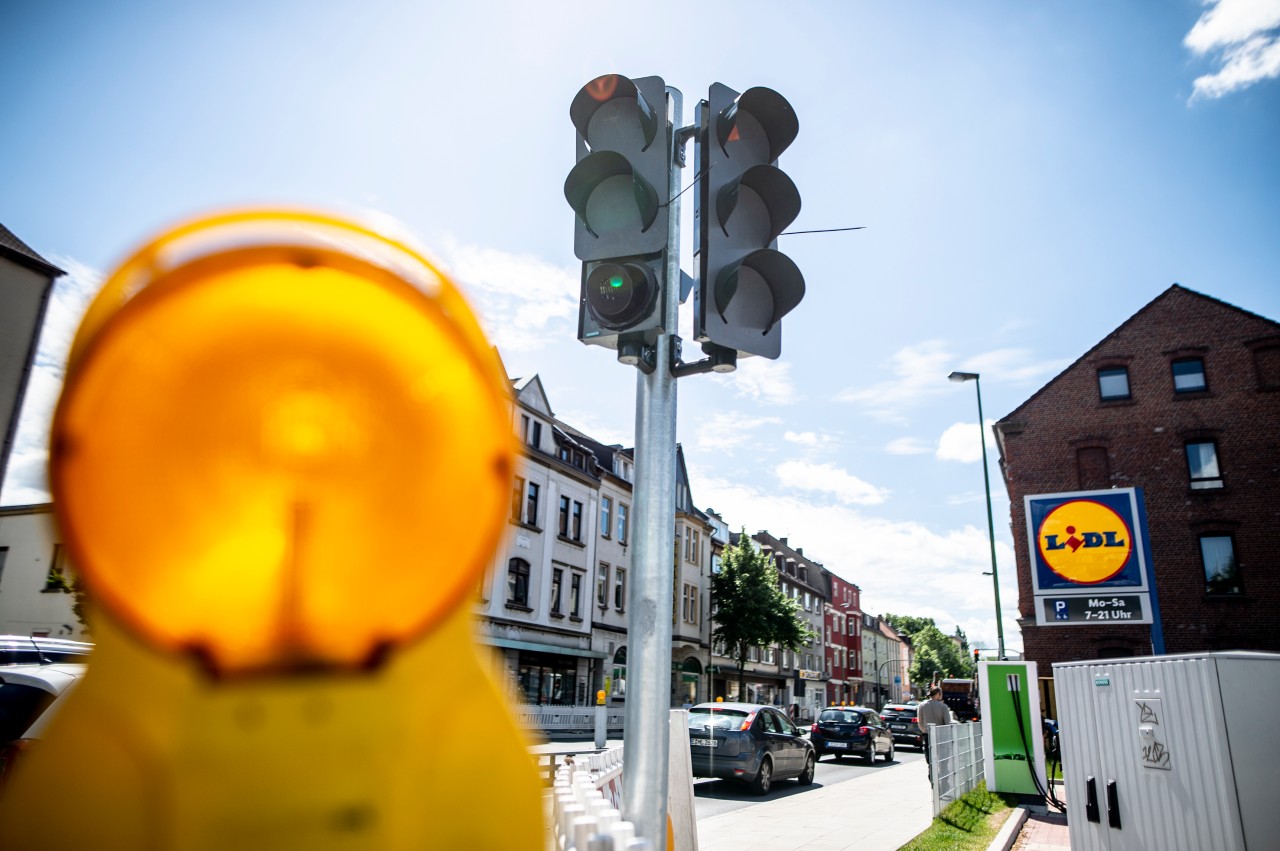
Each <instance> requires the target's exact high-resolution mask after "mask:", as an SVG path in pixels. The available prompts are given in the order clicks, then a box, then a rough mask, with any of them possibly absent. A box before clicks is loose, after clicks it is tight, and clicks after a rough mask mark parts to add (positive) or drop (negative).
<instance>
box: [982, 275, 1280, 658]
mask: <svg viewBox="0 0 1280 851" xmlns="http://www.w3.org/2000/svg"><path fill="white" fill-rule="evenodd" d="M995 433H996V438H997V442H998V445H999V451H1000V468H1001V471H1002V473H1003V475H1004V481H1005V487H1006V489H1007V491H1008V493H1009V501H1010V510H1011V521H1012V528H1013V540H1014V550H1015V552H1016V555H1017V573H1018V598H1019V604H1018V607H1019V614H1020V617H1019V620H1018V624H1019V626H1020V627H1021V628H1022V637H1023V646H1024V653H1025V656H1026V658H1027V659H1029V660H1032V661H1035V662H1037V663H1038V664H1039V665H1040V666H1041V668H1040V669H1041V670H1042V671H1044V670H1047V668H1048V666H1049V665H1050V664H1051V663H1053V662H1064V661H1072V660H1079V659H1091V658H1105V657H1118V656H1132V655H1145V654H1148V653H1151V652H1152V649H1153V644H1152V631H1151V628H1150V627H1147V626H1136V625H1125V624H1116V623H1112V622H1105V623H1102V624H1097V625H1094V624H1083V625H1065V626H1037V625H1036V616H1035V609H1034V600H1033V596H1032V581H1031V560H1030V557H1031V552H1030V549H1029V547H1030V542H1029V540H1028V534H1027V526H1026V517H1025V510H1024V497H1025V496H1027V495H1037V494H1055V493H1064V492H1072V491H1085V490H1097V489H1108V488H1127V487H1139V488H1142V489H1143V492H1144V496H1145V502H1146V510H1147V516H1148V522H1149V529H1150V542H1151V562H1152V565H1153V569H1154V574H1155V576H1154V585H1155V590H1156V594H1157V595H1158V601H1159V609H1160V613H1161V620H1160V626H1161V630H1162V632H1163V640H1164V646H1165V650H1166V652H1169V653H1180V652H1199V651H1209V650H1226V649H1252V650H1272V651H1276V650H1280V633H1278V632H1277V630H1276V629H1275V624H1276V623H1277V619H1278V618H1280V522H1277V520H1278V519H1280V515H1277V509H1276V498H1277V494H1280V324H1277V323H1276V322H1274V321H1272V320H1269V319H1265V318H1263V317H1261V316H1257V315H1255V314H1252V313H1249V312H1248V311H1246V310H1242V309H1240V308H1238V307H1235V306H1232V305H1230V304H1226V303H1225V302H1222V301H1219V300H1217V299H1214V298H1211V297H1209V296H1206V295H1202V294H1200V293H1197V292H1194V291H1191V290H1188V289H1185V288H1184V287H1181V286H1177V285H1174V286H1173V287H1170V288H1169V289H1168V290H1166V291H1165V292H1164V293H1162V294H1161V295H1160V296H1158V297H1157V298H1156V299H1154V300H1153V301H1152V302H1151V303H1149V304H1148V305H1146V306H1145V307H1143V308H1142V309H1141V310H1140V311H1138V312H1137V313H1136V314H1134V315H1133V316H1132V317H1130V318H1129V319H1128V320H1126V321H1125V322H1124V323H1123V324H1122V325H1120V326H1119V327H1118V328H1116V329H1115V330H1114V331H1113V332H1111V333H1110V334H1109V335H1108V336H1107V337H1106V338H1105V339H1103V340H1102V341H1101V342H1099V343H1098V344H1097V345H1096V346H1094V347H1093V348H1091V349H1090V350H1089V351H1088V352H1086V353H1085V354H1083V355H1082V356H1081V357H1080V358H1079V359H1078V360H1077V361H1076V362H1075V363H1073V364H1072V365H1071V366H1069V367H1068V368H1067V369H1066V370H1065V371H1063V372H1062V373H1061V374H1060V375H1058V376H1057V377H1056V378H1054V379H1053V380H1052V381H1050V382H1049V383H1048V384H1047V385H1045V386H1044V387H1043V388H1041V389H1040V390H1039V391H1037V392H1036V393H1035V394H1034V395H1033V396H1032V397H1031V398H1030V399H1028V400H1027V401H1026V402H1024V403H1023V404H1022V405H1020V406H1019V407H1018V408H1017V409H1015V410H1014V411H1013V412H1011V413H1010V414H1009V415H1007V416H1006V417H1004V418H1003V419H1001V420H1000V421H999V422H997V423H996V425H995Z"/></svg>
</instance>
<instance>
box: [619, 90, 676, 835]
mask: <svg viewBox="0 0 1280 851" xmlns="http://www.w3.org/2000/svg"><path fill="white" fill-rule="evenodd" d="M682 112H683V97H682V95H681V93H680V91H679V90H678V89H674V88H671V87H670V86H668V87H667V127H666V132H667V137H666V143H665V144H666V145H667V153H668V155H669V156H672V157H673V160H672V161H673V163H675V162H678V160H676V159H674V154H675V151H674V143H673V139H674V138H675V129H676V128H679V127H680V126H681V121H682V117H681V116H682ZM679 193H680V170H679V169H678V168H676V167H675V166H674V165H673V166H672V168H671V169H670V179H669V180H668V186H667V198H669V199H671V200H670V205H671V208H670V210H669V211H668V216H667V270H666V272H667V275H666V286H664V287H663V288H662V295H663V299H664V301H663V304H662V307H661V309H662V311H663V323H662V327H663V328H665V329H668V333H666V334H663V335H662V336H660V337H659V338H658V341H657V344H656V346H655V349H656V351H655V352H654V366H655V369H654V370H653V371H652V372H648V373H646V372H644V371H639V372H637V374H636V487H635V497H634V504H635V523H636V528H635V532H636V535H635V549H634V551H633V555H632V559H633V563H632V582H631V595H630V597H631V598H630V600H629V604H628V606H627V634H628V636H629V641H630V647H629V648H628V653H627V667H628V669H629V670H628V672H627V674H628V676H627V681H628V682H627V685H628V688H627V709H626V730H625V733H624V736H623V744H624V745H625V747H626V758H625V759H624V760H623V761H622V788H623V790H624V791H623V796H622V814H623V817H624V818H626V819H627V820H629V821H631V822H632V823H634V824H635V826H636V835H637V836H639V837H641V838H643V839H646V840H648V841H649V842H650V843H652V847H653V848H654V849H656V851H661V849H663V848H665V847H666V843H667V770H668V763H669V753H670V742H669V729H670V720H669V713H670V707H671V605H672V602H671V601H672V594H673V593H674V585H673V583H674V579H673V578H672V573H671V558H672V555H671V554H672V552H673V547H674V537H673V536H674V529H675V492H676V378H675V375H674V374H673V372H672V367H673V366H674V360H675V357H676V346H675V330H676V316H677V313H678V310H679V306H680V285H679V283H680V206H679V205H680V202H679V199H678V195H679Z"/></svg>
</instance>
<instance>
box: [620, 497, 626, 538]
mask: <svg viewBox="0 0 1280 851" xmlns="http://www.w3.org/2000/svg"><path fill="white" fill-rule="evenodd" d="M626 542H627V506H626V505H625V504H624V503H621V502H620V503H618V543H620V544H625V543H626Z"/></svg>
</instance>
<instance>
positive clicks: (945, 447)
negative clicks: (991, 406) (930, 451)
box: [936, 420, 995, 464]
mask: <svg viewBox="0 0 1280 851" xmlns="http://www.w3.org/2000/svg"><path fill="white" fill-rule="evenodd" d="M993 422H994V421H993V420H987V425H986V428H984V429H983V430H982V436H981V437H980V436H979V434H978V424H977V423H953V424H951V425H950V426H948V427H947V430H946V431H944V432H943V433H942V437H940V438H938V450H937V453H936V454H937V458H938V460H939V461H959V462H960V463H962V464H972V463H975V462H977V461H981V460H982V443H981V440H982V439H983V438H985V439H986V442H987V451H988V453H990V452H991V451H992V450H993V449H994V448H995V438H994V437H993V436H992V434H991V426H992V424H993Z"/></svg>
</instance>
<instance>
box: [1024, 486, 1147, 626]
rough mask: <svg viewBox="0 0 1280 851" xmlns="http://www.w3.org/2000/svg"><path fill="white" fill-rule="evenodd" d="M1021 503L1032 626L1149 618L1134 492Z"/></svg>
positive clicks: (1142, 529)
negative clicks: (1028, 559)
mask: <svg viewBox="0 0 1280 851" xmlns="http://www.w3.org/2000/svg"><path fill="white" fill-rule="evenodd" d="M1025 505H1026V517H1027V532H1028V536H1029V541H1028V543H1029V545H1030V546H1029V550H1030V553H1031V559H1032V562H1033V564H1032V571H1031V584H1032V591H1033V593H1034V596H1035V598H1036V622H1037V623H1038V624H1040V625H1042V626H1048V625H1065V624H1081V623H1098V622H1103V621H1109V622H1114V621H1125V622H1128V623H1151V609H1150V600H1149V596H1148V592H1149V591H1150V586H1149V576H1150V570H1149V563H1148V558H1149V557H1148V552H1147V550H1148V548H1147V546H1146V510H1145V508H1144V506H1143V502H1142V491H1141V490H1140V489H1138V488H1124V489H1113V490H1104V491H1080V492H1076V493H1057V494H1044V495H1040V496H1028V497H1026V498H1025ZM1119 592H1124V593H1123V594H1120V593H1119ZM1117 601H1119V602H1117Z"/></svg>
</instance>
